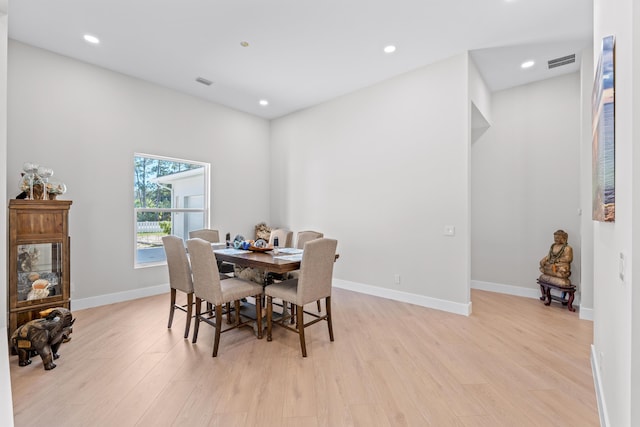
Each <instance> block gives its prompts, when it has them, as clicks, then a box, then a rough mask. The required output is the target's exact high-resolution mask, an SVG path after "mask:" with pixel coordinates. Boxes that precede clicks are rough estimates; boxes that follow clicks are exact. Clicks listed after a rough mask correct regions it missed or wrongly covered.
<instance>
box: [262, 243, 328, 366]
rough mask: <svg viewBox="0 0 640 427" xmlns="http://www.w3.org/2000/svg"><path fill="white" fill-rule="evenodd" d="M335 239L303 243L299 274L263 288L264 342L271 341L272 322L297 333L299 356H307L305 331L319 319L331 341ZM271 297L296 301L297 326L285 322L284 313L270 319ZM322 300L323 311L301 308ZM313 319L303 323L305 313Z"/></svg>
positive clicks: (271, 312) (291, 301) (271, 309)
mask: <svg viewBox="0 0 640 427" xmlns="http://www.w3.org/2000/svg"><path fill="white" fill-rule="evenodd" d="M337 246H338V241H337V240H334V239H326V238H321V239H315V240H312V241H309V242H307V243H306V244H305V245H304V252H303V254H302V263H301V265H300V276H299V277H298V278H297V279H289V280H285V281H283V282H278V283H274V284H272V285H269V286H267V287H265V289H264V294H265V296H266V297H267V341H271V338H272V337H271V330H272V325H273V324H274V323H275V324H277V325H279V326H282V327H283V328H285V329H288V330H290V331H294V332H297V333H298V336H299V338H300V348H301V349H302V356H303V357H307V346H306V342H305V338H304V330H305V328H306V327H307V326H311V325H313V324H314V323H317V322H320V321H322V320H326V321H327V326H328V328H329V339H330V340H331V341H333V324H332V320H331V280H332V276H333V264H334V262H335V257H336V247H337ZM273 298H279V299H281V300H283V301H287V302H290V303H293V304H295V306H296V325H295V328H292V327H291V326H289V325H288V324H287V323H286V316H283V317H282V318H281V319H280V320H279V321H278V322H274V321H273ZM322 298H324V299H325V307H326V313H325V314H324V315H319V314H316V313H311V312H306V311H304V306H305V304H308V303H311V302H314V301H318V300H319V299H322ZM305 314H307V315H309V316H311V317H313V318H314V319H313V320H311V321H310V322H308V323H304V315H305Z"/></svg>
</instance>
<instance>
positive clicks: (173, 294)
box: [167, 288, 176, 329]
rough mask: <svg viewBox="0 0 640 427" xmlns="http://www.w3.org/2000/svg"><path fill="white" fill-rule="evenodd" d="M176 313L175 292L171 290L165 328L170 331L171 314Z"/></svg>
mask: <svg viewBox="0 0 640 427" xmlns="http://www.w3.org/2000/svg"><path fill="white" fill-rule="evenodd" d="M174 311H176V290H175V289H173V288H171V306H170V307H169V324H168V325H167V328H169V329H171V324H172V323H173V312H174Z"/></svg>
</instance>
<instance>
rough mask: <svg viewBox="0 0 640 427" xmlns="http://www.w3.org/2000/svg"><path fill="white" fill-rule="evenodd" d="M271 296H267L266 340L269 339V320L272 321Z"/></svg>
mask: <svg viewBox="0 0 640 427" xmlns="http://www.w3.org/2000/svg"><path fill="white" fill-rule="evenodd" d="M272 303H273V297H270V296H267V341H271V322H273V304H272Z"/></svg>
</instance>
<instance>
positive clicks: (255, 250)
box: [248, 246, 273, 252]
mask: <svg viewBox="0 0 640 427" xmlns="http://www.w3.org/2000/svg"><path fill="white" fill-rule="evenodd" d="M248 250H250V251H252V252H268V251H271V250H273V248H270V247H266V248H258V247H256V246H249V248H248Z"/></svg>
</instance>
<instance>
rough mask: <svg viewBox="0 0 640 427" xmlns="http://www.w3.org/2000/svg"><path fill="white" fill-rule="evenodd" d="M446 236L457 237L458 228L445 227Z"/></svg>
mask: <svg viewBox="0 0 640 427" xmlns="http://www.w3.org/2000/svg"><path fill="white" fill-rule="evenodd" d="M444 235H445V236H455V235H456V227H454V226H453V225H445V226H444Z"/></svg>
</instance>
